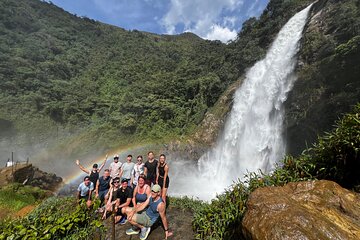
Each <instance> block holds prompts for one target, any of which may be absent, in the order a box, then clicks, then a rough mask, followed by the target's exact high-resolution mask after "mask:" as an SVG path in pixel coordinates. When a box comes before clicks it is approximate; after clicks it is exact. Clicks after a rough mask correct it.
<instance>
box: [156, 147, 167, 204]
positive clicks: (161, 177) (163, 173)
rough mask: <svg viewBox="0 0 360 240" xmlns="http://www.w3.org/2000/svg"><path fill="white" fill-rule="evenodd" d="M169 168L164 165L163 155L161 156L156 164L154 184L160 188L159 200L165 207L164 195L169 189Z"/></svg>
mask: <svg viewBox="0 0 360 240" xmlns="http://www.w3.org/2000/svg"><path fill="white" fill-rule="evenodd" d="M168 173H169V166H168V165H167V163H166V156H165V154H161V155H160V158H159V163H158V169H157V175H156V183H157V184H159V185H160V187H161V198H162V200H163V201H164V203H165V205H166V193H167V189H168V187H169V182H170V180H169V176H168Z"/></svg>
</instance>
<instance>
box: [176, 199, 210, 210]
mask: <svg viewBox="0 0 360 240" xmlns="http://www.w3.org/2000/svg"><path fill="white" fill-rule="evenodd" d="M169 203H170V205H171V206H174V207H179V208H182V209H187V210H188V209H190V210H191V211H194V212H196V211H200V210H201V209H202V208H203V207H204V206H205V205H206V204H205V203H204V202H203V201H200V200H197V199H194V198H189V197H187V196H185V197H181V198H178V197H169Z"/></svg>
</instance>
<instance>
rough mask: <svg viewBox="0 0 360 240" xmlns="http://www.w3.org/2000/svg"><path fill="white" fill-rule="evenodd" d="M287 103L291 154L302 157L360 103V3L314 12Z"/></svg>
mask: <svg viewBox="0 0 360 240" xmlns="http://www.w3.org/2000/svg"><path fill="white" fill-rule="evenodd" d="M297 75H298V79H297V81H296V83H295V85H294V88H293V90H292V91H291V92H290V94H289V97H288V99H287V101H286V120H285V121H286V125H287V126H286V129H287V131H286V132H287V143H288V152H289V153H291V154H294V155H297V154H299V153H301V151H302V150H303V149H304V148H305V147H306V145H308V146H311V144H312V143H313V142H314V140H315V139H316V137H317V136H318V135H323V133H324V132H325V131H329V130H330V129H331V128H332V127H333V123H334V122H335V120H337V119H339V118H340V117H341V116H342V114H344V113H346V112H349V111H350V110H351V108H352V106H353V105H355V104H356V103H357V102H358V101H359V100H360V2H359V1H355V0H344V1H338V0H322V1H318V3H317V4H316V5H315V6H314V8H313V10H312V14H311V17H310V19H309V23H308V25H307V27H306V29H305V32H304V36H303V39H302V43H301V49H300V53H299V62H298V69H297Z"/></svg>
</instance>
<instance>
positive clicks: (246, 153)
mask: <svg viewBox="0 0 360 240" xmlns="http://www.w3.org/2000/svg"><path fill="white" fill-rule="evenodd" d="M310 8H311V5H310V6H308V7H307V8H305V9H304V10H302V11H301V12H299V13H297V14H295V15H294V16H293V17H292V18H291V19H290V20H289V21H288V22H287V23H286V24H285V26H284V27H283V28H282V29H281V30H280V32H279V33H278V35H277V37H276V39H275V40H274V42H273V43H272V45H271V47H270V49H269V50H268V52H267V54H266V56H265V58H264V59H262V60H260V61H258V62H257V63H256V64H255V65H254V66H253V67H252V68H251V69H250V70H249V71H248V72H247V74H246V78H245V80H244V82H243V83H242V85H241V86H240V87H239V89H237V91H236V92H235V96H234V103H233V107H232V110H231V112H230V115H229V117H228V118H227V121H226V123H225V126H224V130H223V132H222V135H221V136H220V138H219V139H218V141H217V143H216V146H215V147H214V148H213V149H211V150H210V151H208V152H207V153H206V154H204V155H203V156H202V157H201V158H200V159H199V161H198V169H197V170H196V171H194V172H191V171H190V173H189V172H187V173H186V174H185V175H186V176H185V175H182V176H179V178H181V177H185V178H187V179H191V186H192V187H191V188H193V189H190V188H188V189H186V188H181V186H178V187H179V188H180V191H178V190H179V189H176V188H177V185H179V184H176V183H174V185H176V186H173V187H171V188H174V190H173V191H174V192H177V193H179V194H181V193H182V194H187V195H193V196H198V197H199V198H202V199H209V198H212V197H214V196H215V193H216V192H217V193H220V192H222V191H224V188H226V187H228V186H230V185H231V184H232V183H233V181H234V180H236V179H238V178H241V177H243V176H244V174H246V173H247V172H254V171H258V170H259V169H261V170H262V171H264V172H269V171H271V170H272V169H273V168H274V166H275V163H276V162H278V161H279V160H281V159H282V158H283V157H284V155H285V142H284V139H283V121H284V109H283V103H284V102H285V100H286V98H287V94H288V92H289V91H290V90H291V88H292V86H293V84H294V81H295V80H296V77H295V75H294V69H295V66H296V53H297V52H298V49H299V40H300V38H301V36H302V31H303V28H304V26H305V23H306V19H307V16H308V13H309V10H310ZM194 173H195V174H196V176H194V177H192V176H191V175H192V174H194ZM183 174H184V173H183ZM175 175H176V174H175ZM178 180H180V179H176V180H175V181H178ZM204 188H205V189H204Z"/></svg>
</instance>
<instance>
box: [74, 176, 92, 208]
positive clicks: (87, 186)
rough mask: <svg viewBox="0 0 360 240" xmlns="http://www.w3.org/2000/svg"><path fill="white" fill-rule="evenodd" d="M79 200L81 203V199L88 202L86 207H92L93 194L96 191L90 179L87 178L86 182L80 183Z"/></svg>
mask: <svg viewBox="0 0 360 240" xmlns="http://www.w3.org/2000/svg"><path fill="white" fill-rule="evenodd" d="M77 190H78V196H77V197H78V199H79V202H80V201H81V199H84V200H85V201H86V206H87V207H88V208H90V206H91V193H92V191H93V190H94V184H93V183H92V182H91V181H90V177H89V176H86V177H85V178H84V182H82V183H80V185H79V187H78V189H77Z"/></svg>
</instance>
